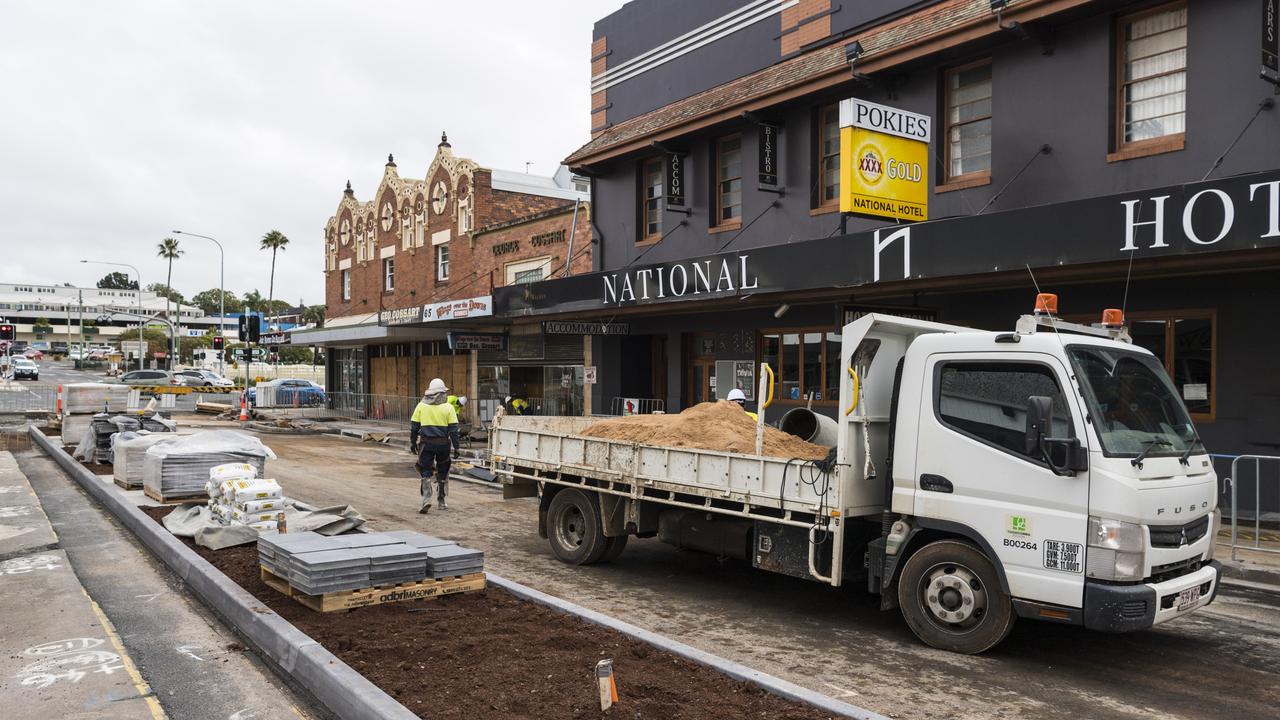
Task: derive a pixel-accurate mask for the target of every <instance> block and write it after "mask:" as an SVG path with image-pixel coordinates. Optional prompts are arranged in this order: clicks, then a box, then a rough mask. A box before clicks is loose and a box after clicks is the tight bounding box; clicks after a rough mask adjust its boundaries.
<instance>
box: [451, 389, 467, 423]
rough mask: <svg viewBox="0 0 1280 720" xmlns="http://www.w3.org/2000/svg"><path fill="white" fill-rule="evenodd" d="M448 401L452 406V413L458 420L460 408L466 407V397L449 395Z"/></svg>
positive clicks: (460, 412)
mask: <svg viewBox="0 0 1280 720" xmlns="http://www.w3.org/2000/svg"><path fill="white" fill-rule="evenodd" d="M448 401H449V404H450V405H452V406H453V411H454V412H455V413H457V414H458V417H459V418H461V417H462V408H464V407H466V406H467V396H466V395H462V396H458V395H450V396H449V397H448Z"/></svg>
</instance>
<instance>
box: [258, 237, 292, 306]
mask: <svg viewBox="0 0 1280 720" xmlns="http://www.w3.org/2000/svg"><path fill="white" fill-rule="evenodd" d="M288 244H289V238H287V237H285V236H284V233H282V232H280V231H279V230H272V231H271V232H269V233H267V234H266V235H263V236H262V243H261V244H260V245H258V248H259V249H261V250H270V251H271V282H270V284H269V285H267V312H271V310H272V307H271V306H272V300H273V299H274V298H275V295H276V253H277V252H279V251H281V250H284V248H285V246H286V245H288Z"/></svg>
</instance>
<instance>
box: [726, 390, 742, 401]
mask: <svg viewBox="0 0 1280 720" xmlns="http://www.w3.org/2000/svg"><path fill="white" fill-rule="evenodd" d="M725 399H726V400H732V401H733V402H746V401H747V395H746V393H744V392H742V391H741V390H739V389H738V388H734V389H732V390H730V391H729V397H727V398H725Z"/></svg>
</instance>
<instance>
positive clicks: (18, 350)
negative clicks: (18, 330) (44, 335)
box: [9, 340, 27, 355]
mask: <svg viewBox="0 0 1280 720" xmlns="http://www.w3.org/2000/svg"><path fill="white" fill-rule="evenodd" d="M26 351H27V341H26V340H14V341H13V344H12V345H11V346H10V348H9V352H11V353H12V354H14V355H21V354H22V353H24V352H26Z"/></svg>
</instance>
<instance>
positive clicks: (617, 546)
mask: <svg viewBox="0 0 1280 720" xmlns="http://www.w3.org/2000/svg"><path fill="white" fill-rule="evenodd" d="M628 537H629V536H628V535H619V536H617V537H611V538H606V539H607V540H608V543H609V546H608V547H607V548H605V551H604V557H603V558H601V560H603V561H604V562H613V561H614V560H617V559H618V556H619V555H621V554H622V551H623V550H624V549H626V547H627V538H628Z"/></svg>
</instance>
